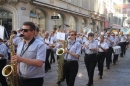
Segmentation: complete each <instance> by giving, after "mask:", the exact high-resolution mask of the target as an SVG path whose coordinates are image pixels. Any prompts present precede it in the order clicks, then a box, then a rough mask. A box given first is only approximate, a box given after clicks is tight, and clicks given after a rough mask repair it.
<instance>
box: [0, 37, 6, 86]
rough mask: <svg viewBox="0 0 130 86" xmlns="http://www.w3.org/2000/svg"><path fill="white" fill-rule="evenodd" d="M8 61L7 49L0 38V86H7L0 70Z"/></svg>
mask: <svg viewBox="0 0 130 86" xmlns="http://www.w3.org/2000/svg"><path fill="white" fill-rule="evenodd" d="M7 60H8V53H7V47H6V45H5V44H4V43H3V40H2V39H1V38H0V83H1V84H2V86H8V85H7V82H6V79H5V77H4V76H3V75H2V69H3V68H4V67H5V65H6V64H7Z"/></svg>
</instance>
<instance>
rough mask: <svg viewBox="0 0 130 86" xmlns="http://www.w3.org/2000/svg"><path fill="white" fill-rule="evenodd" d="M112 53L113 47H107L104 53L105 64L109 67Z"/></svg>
mask: <svg viewBox="0 0 130 86" xmlns="http://www.w3.org/2000/svg"><path fill="white" fill-rule="evenodd" d="M112 53H113V48H112V47H109V49H108V50H107V55H106V64H107V67H108V68H109V67H110V63H111V62H112Z"/></svg>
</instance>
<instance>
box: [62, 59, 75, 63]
mask: <svg viewBox="0 0 130 86" xmlns="http://www.w3.org/2000/svg"><path fill="white" fill-rule="evenodd" d="M64 61H65V63H73V62H78V61H76V60H64Z"/></svg>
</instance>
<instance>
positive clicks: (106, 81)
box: [44, 48, 130, 86]
mask: <svg viewBox="0 0 130 86" xmlns="http://www.w3.org/2000/svg"><path fill="white" fill-rule="evenodd" d="M129 52H130V48H129V49H128V50H127V53H126V55H125V56H124V58H121V57H119V60H118V62H117V65H115V66H113V65H111V67H110V70H108V69H107V68H106V67H105V66H104V75H103V79H102V80H101V79H99V76H98V69H97V67H96V69H95V75H94V86H130V53H129ZM56 82H57V64H56V63H53V64H52V69H51V70H50V71H49V72H47V73H46V74H45V82H44V86H57V84H56ZM87 82H88V76H87V71H86V68H85V64H84V60H83V55H82V58H80V61H79V72H78V75H77V77H76V81H75V86H86V84H87ZM61 86H66V82H65V81H64V82H63V83H62V84H61Z"/></svg>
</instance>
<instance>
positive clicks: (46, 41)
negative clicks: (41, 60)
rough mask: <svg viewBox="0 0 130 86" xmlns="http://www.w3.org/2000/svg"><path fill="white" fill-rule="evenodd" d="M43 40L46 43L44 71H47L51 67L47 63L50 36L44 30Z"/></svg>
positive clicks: (49, 50)
mask: <svg viewBox="0 0 130 86" xmlns="http://www.w3.org/2000/svg"><path fill="white" fill-rule="evenodd" d="M44 42H45V44H46V49H47V50H46V61H45V72H48V70H50V69H51V65H50V63H49V56H50V53H51V49H50V47H49V45H50V38H49V33H48V32H45V38H44Z"/></svg>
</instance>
